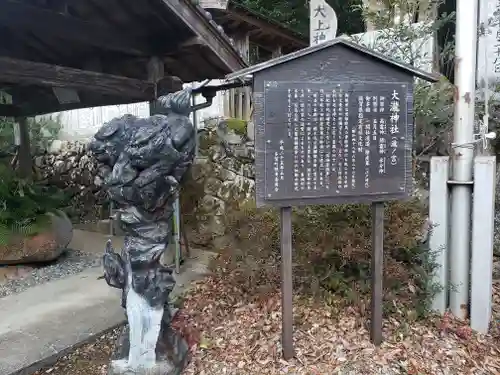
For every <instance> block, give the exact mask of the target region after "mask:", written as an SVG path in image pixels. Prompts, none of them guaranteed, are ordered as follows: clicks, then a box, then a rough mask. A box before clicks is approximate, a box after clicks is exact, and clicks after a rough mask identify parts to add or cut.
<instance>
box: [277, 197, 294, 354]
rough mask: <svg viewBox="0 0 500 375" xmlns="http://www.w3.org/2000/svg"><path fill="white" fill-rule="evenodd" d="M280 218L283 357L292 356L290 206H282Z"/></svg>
mask: <svg viewBox="0 0 500 375" xmlns="http://www.w3.org/2000/svg"><path fill="white" fill-rule="evenodd" d="M280 214H281V215H280V218H281V313H282V346H283V357H284V358H285V359H290V358H293V356H294V349H293V279H292V207H282V208H281V212H280Z"/></svg>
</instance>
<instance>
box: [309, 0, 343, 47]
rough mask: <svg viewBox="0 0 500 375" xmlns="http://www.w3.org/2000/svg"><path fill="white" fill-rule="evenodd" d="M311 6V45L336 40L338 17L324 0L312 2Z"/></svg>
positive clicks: (313, 0) (312, 0)
mask: <svg viewBox="0 0 500 375" xmlns="http://www.w3.org/2000/svg"><path fill="white" fill-rule="evenodd" d="M309 6H310V12H309V13H310V20H309V22H310V27H309V29H310V30H309V34H310V41H309V44H310V45H315V44H320V43H323V42H326V41H328V40H331V39H334V38H335V36H336V35H337V15H336V14H335V11H334V10H333V8H332V7H331V6H330V5H328V3H327V2H326V1H324V0H311V1H310V3H309Z"/></svg>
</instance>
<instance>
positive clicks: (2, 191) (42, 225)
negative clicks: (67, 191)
mask: <svg viewBox="0 0 500 375" xmlns="http://www.w3.org/2000/svg"><path fill="white" fill-rule="evenodd" d="M65 201H66V198H65V196H64V194H63V193H62V191H61V190H58V189H56V188H54V187H50V186H47V185H43V184H41V183H39V182H36V181H32V180H29V179H23V178H20V177H19V176H18V175H16V173H15V172H13V171H12V170H9V169H7V168H5V167H2V166H0V265H1V264H4V265H5V264H19V263H34V262H48V261H52V260H54V259H56V258H57V257H59V256H60V255H61V254H62V253H63V252H64V250H65V249H66V246H67V245H68V244H69V242H70V241H71V239H72V235H73V227H72V224H71V221H70V220H69V219H68V217H67V216H66V214H65V213H64V212H63V211H61V210H60V208H61V207H63V205H64V203H65Z"/></svg>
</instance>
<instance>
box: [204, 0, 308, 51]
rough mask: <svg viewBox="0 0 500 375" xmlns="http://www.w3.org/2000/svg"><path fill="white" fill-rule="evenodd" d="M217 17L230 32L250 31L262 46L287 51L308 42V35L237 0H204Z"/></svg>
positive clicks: (256, 41) (252, 36)
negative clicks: (279, 47)
mask: <svg viewBox="0 0 500 375" xmlns="http://www.w3.org/2000/svg"><path fill="white" fill-rule="evenodd" d="M200 5H201V6H203V7H204V8H205V9H207V10H210V12H211V14H212V15H213V17H214V20H215V21H216V22H217V23H218V24H219V25H221V26H222V27H223V28H224V30H225V31H226V32H227V33H228V34H230V35H234V34H244V33H248V34H249V36H250V40H251V41H252V42H253V43H255V44H258V45H260V46H261V47H264V48H268V49H272V47H276V46H281V47H282V50H283V51H284V52H285V53H289V52H293V51H296V50H298V49H301V48H304V47H307V46H308V45H309V38H308V37H307V36H306V35H303V34H301V33H299V32H297V31H295V30H293V29H291V28H289V27H287V26H285V25H282V24H281V23H279V22H277V21H275V20H273V19H271V18H269V17H267V16H265V15H263V14H261V13H259V12H257V11H255V10H252V9H250V8H248V7H247V6H245V5H243V4H241V3H240V2H238V1H235V0H227V1H223V0H201V1H200Z"/></svg>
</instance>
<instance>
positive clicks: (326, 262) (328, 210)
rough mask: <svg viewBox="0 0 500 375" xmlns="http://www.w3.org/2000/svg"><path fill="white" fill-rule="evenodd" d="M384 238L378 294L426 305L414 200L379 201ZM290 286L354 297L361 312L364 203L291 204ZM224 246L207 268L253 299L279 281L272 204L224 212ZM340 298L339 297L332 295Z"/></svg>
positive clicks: (366, 283) (419, 212) (365, 268)
mask: <svg viewBox="0 0 500 375" xmlns="http://www.w3.org/2000/svg"><path fill="white" fill-rule="evenodd" d="M385 218H386V219H385V238H384V257H385V258H384V276H385V280H384V288H385V298H386V300H387V301H391V304H390V305H389V304H387V307H388V308H395V307H396V306H397V305H396V304H394V303H392V301H394V300H395V299H396V298H397V300H398V301H399V302H400V303H401V304H405V305H406V306H407V307H408V308H409V309H410V310H414V311H415V312H416V315H418V316H421V315H423V314H424V313H425V312H427V310H428V306H429V300H430V297H431V295H432V294H433V290H432V289H433V288H432V286H431V285H430V283H429V275H430V273H431V272H432V270H433V267H434V265H433V263H432V258H431V257H430V255H429V253H428V251H427V249H425V248H424V247H423V246H422V244H421V243H420V240H419V238H420V237H421V234H422V228H423V226H424V224H425V218H426V216H425V208H424V207H423V205H422V204H421V203H420V202H419V201H417V200H411V201H408V202H392V203H387V204H386V210H385ZM292 225H293V248H294V250H293V257H294V288H295V290H296V291H297V292H298V293H301V294H303V295H307V296H310V295H311V294H312V295H314V296H319V297H322V298H326V299H327V301H329V302H330V303H331V304H332V305H338V304H339V303H340V304H342V302H345V303H356V304H357V305H358V306H359V307H360V308H361V309H362V311H363V310H364V311H366V310H367V306H368V302H369V298H368V297H369V291H370V274H371V270H370V259H371V251H372V239H371V226H372V222H371V207H370V206H369V205H361V204H359V205H331V206H310V207H305V208H296V209H294V211H293V215H292ZM226 228H227V236H228V237H229V238H230V241H229V243H230V245H228V246H227V248H225V249H222V253H221V256H219V257H218V258H217V259H216V260H215V261H214V264H213V270H214V271H215V272H216V273H217V274H219V275H220V276H222V277H224V278H225V279H226V280H228V282H232V283H234V285H237V286H239V287H241V288H242V290H243V293H245V295H246V296H247V297H249V298H260V297H262V296H265V295H266V294H267V293H268V292H270V291H275V290H277V289H278V288H279V286H280V222H279V213H278V212H277V211H276V210H274V209H257V208H255V205H253V204H252V205H248V206H246V207H243V208H242V209H241V210H238V211H234V212H232V213H230V214H228V215H227V223H226ZM339 297H340V298H339Z"/></svg>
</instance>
